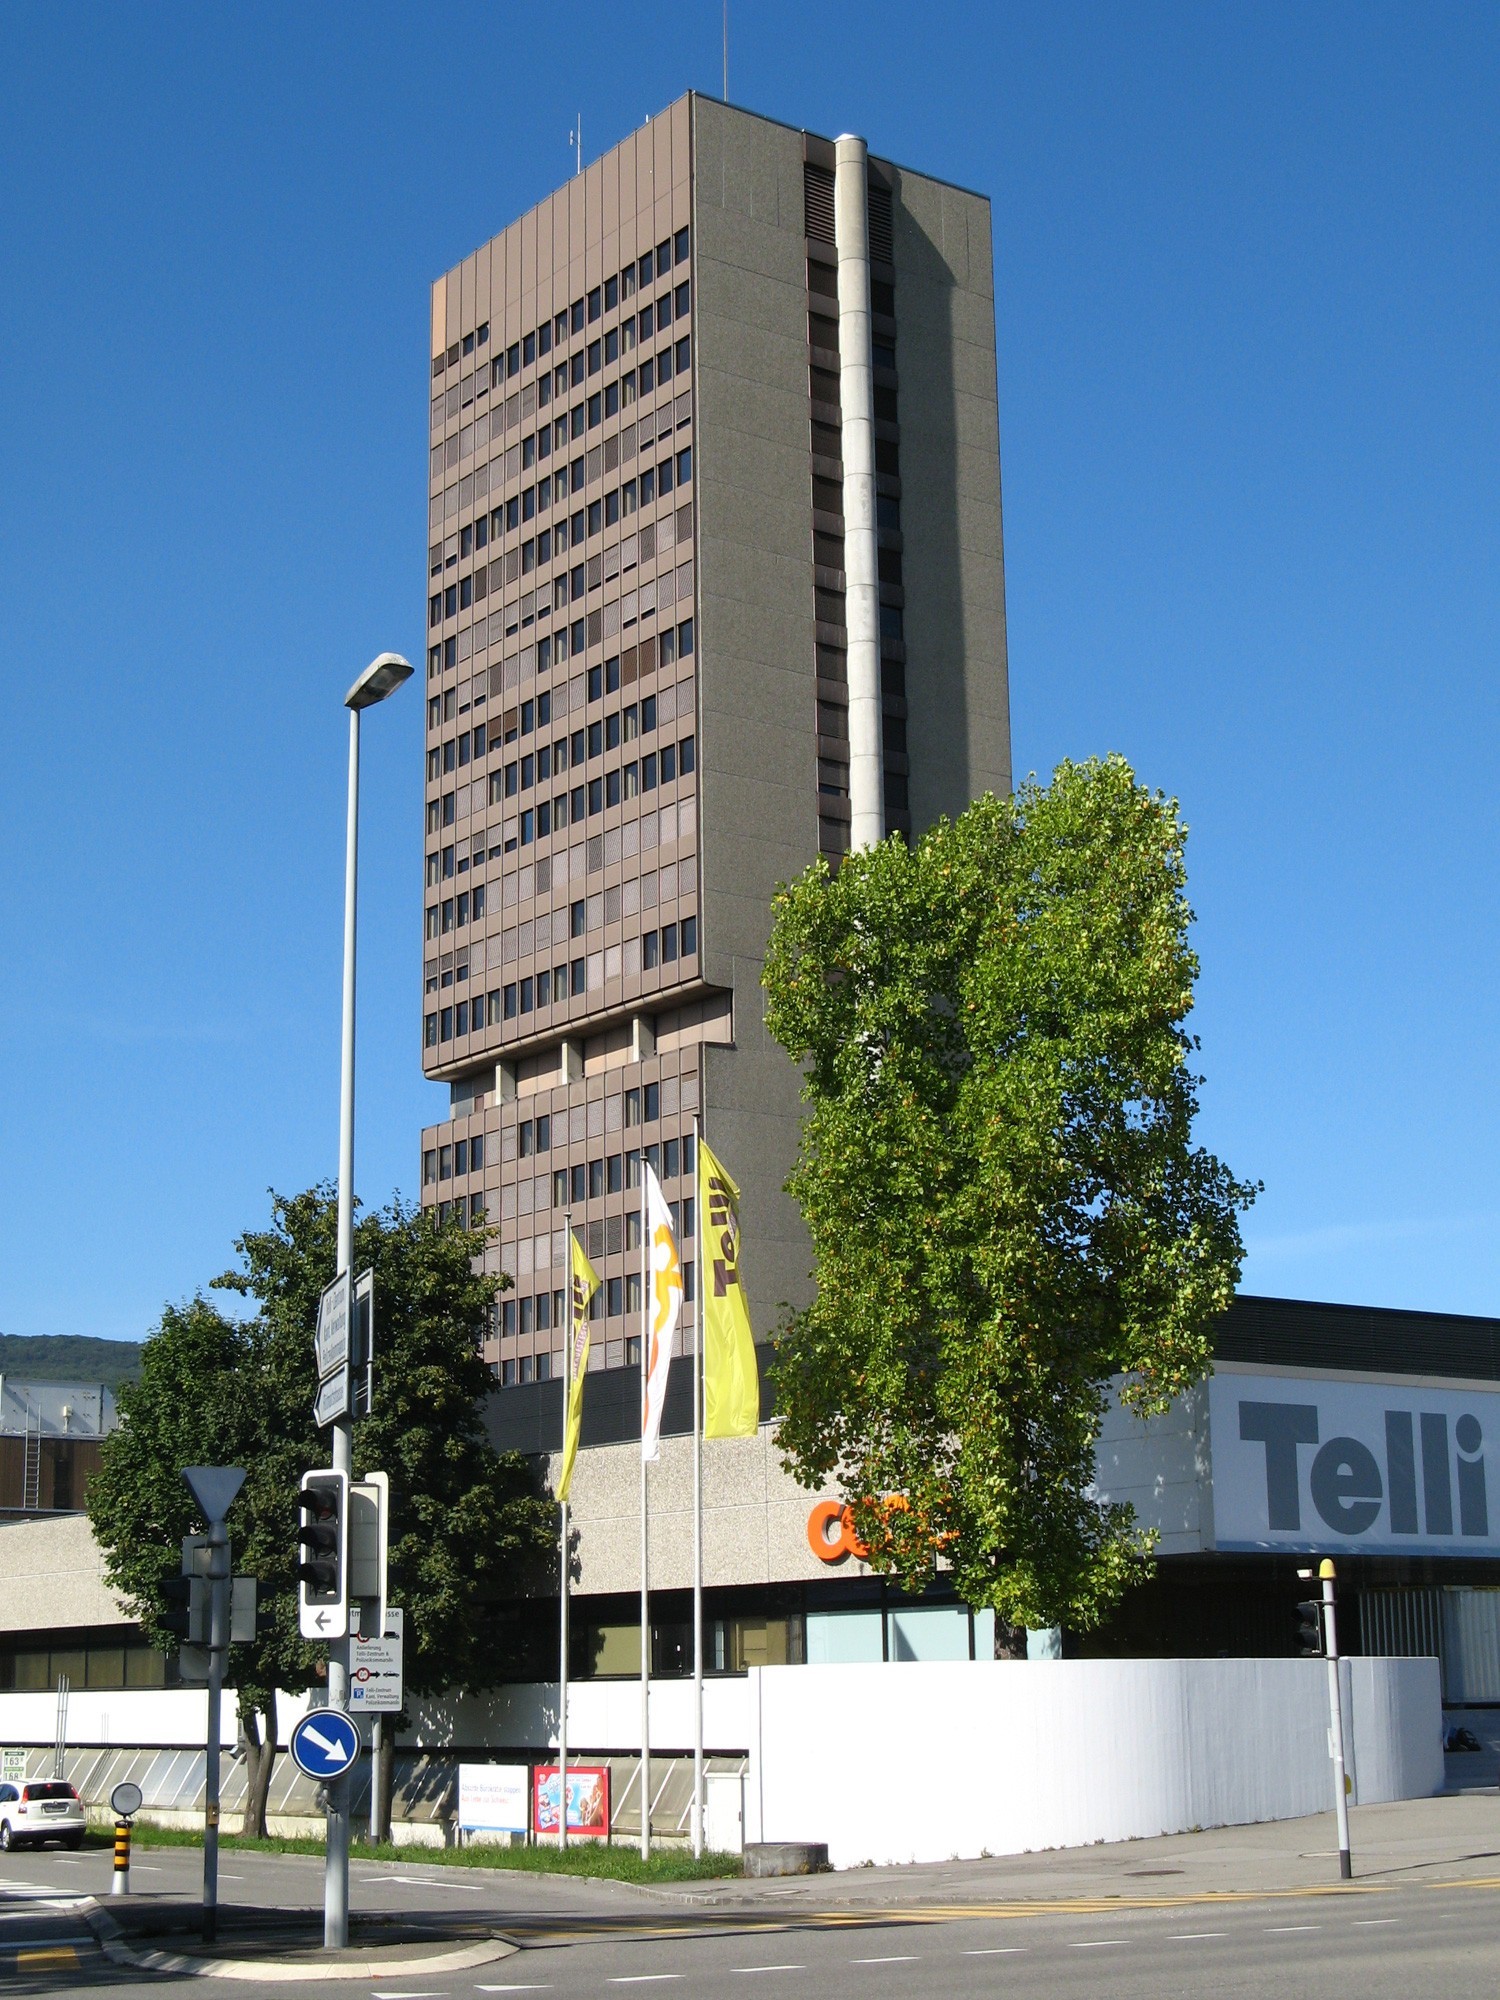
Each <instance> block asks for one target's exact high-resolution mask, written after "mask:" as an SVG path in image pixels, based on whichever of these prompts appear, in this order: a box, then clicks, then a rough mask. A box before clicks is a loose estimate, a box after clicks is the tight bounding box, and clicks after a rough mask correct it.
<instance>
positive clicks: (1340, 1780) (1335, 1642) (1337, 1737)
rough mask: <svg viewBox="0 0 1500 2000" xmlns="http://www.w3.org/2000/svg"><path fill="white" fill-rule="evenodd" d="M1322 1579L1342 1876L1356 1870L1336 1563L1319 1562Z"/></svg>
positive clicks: (1334, 1786)
mask: <svg viewBox="0 0 1500 2000" xmlns="http://www.w3.org/2000/svg"><path fill="white" fill-rule="evenodd" d="M1318 1575H1319V1577H1320V1578H1321V1579H1322V1583H1323V1639H1324V1645H1323V1653H1324V1657H1325V1658H1326V1660H1327V1662H1328V1740H1329V1744H1330V1746H1331V1747H1332V1750H1333V1788H1334V1808H1335V1811H1336V1812H1337V1815H1338V1827H1339V1879H1340V1880H1341V1881H1344V1882H1347V1881H1349V1880H1350V1878H1351V1877H1352V1876H1353V1874H1354V1864H1353V1862H1352V1860H1351V1859H1350V1854H1349V1787H1348V1783H1347V1782H1346V1780H1345V1776H1344V1700H1343V1692H1342V1690H1341V1688H1340V1686H1339V1638H1338V1626H1337V1624H1336V1623H1335V1617H1334V1608H1333V1564H1332V1563H1331V1562H1329V1561H1327V1560H1326V1558H1325V1560H1324V1561H1323V1562H1321V1563H1320V1564H1319V1565H1318Z"/></svg>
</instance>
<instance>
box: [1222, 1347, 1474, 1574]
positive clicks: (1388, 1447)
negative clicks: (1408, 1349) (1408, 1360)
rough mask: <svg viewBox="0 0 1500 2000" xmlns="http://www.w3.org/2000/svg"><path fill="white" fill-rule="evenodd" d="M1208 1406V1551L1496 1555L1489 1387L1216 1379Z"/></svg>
mask: <svg viewBox="0 0 1500 2000" xmlns="http://www.w3.org/2000/svg"><path fill="white" fill-rule="evenodd" d="M1208 1408H1209V1425H1210V1432H1211V1436H1212V1442H1213V1508H1214V1542H1215V1545H1216V1546H1217V1547H1218V1548H1221V1549H1299V1550H1307V1551H1318V1550H1326V1549H1348V1550H1351V1551H1352V1550H1362V1551H1365V1552H1367V1553H1369V1554H1372V1555H1375V1554H1378V1555H1407V1554H1422V1555H1433V1554H1449V1555H1491V1554H1493V1553H1495V1551H1496V1549H1497V1547H1500V1477H1497V1476H1496V1473H1495V1472H1494V1471H1493V1470H1492V1468H1494V1467H1495V1466H1496V1464H1497V1450H1500V1393H1496V1392H1494V1391H1488V1390H1483V1389H1475V1390H1468V1389H1423V1388H1419V1387H1416V1386H1415V1385H1413V1384H1411V1383H1407V1382H1399V1381H1397V1382H1341V1381H1338V1380H1336V1379H1327V1378H1312V1379H1310V1378H1306V1377H1301V1378H1299V1377H1293V1376H1284V1375H1238V1374H1235V1375H1230V1374H1218V1375H1215V1376H1213V1377H1212V1379H1211V1380H1210V1382H1209V1389H1208Z"/></svg>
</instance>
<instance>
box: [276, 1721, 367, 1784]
mask: <svg viewBox="0 0 1500 2000" xmlns="http://www.w3.org/2000/svg"><path fill="white" fill-rule="evenodd" d="M291 1747H292V1761H293V1762H294V1763H295V1764H296V1766H297V1769H298V1770H299V1771H303V1772H305V1773H306V1774H307V1776H308V1777H309V1778H341V1777H342V1776H343V1775H344V1773H345V1771H347V1770H348V1769H349V1767H350V1765H351V1764H352V1763H353V1762H354V1760H355V1758H356V1757H358V1755H359V1730H358V1729H357V1728H356V1726H355V1725H354V1723H353V1722H351V1721H350V1719H349V1717H348V1716H347V1715H345V1713H344V1711H343V1710H342V1709H341V1708H315V1709H313V1710H311V1712H310V1713H309V1714H307V1715H304V1716H303V1718H302V1720H301V1721H300V1722H299V1723H298V1724H297V1726H296V1728H295V1729H294V1730H293V1731H292V1746H291Z"/></svg>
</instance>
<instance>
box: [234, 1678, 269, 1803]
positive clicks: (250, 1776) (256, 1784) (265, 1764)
mask: <svg viewBox="0 0 1500 2000" xmlns="http://www.w3.org/2000/svg"><path fill="white" fill-rule="evenodd" d="M265 1718H266V1729H265V1735H264V1737H262V1735H261V1729H260V1712H259V1711H258V1710H257V1709H256V1707H255V1705H254V1702H253V1700H252V1701H250V1702H249V1703H248V1704H247V1706H246V1708H245V1709H244V1710H242V1711H241V1721H242V1723H243V1725H244V1730H245V1817H244V1820H243V1822H242V1823H241V1827H240V1832H241V1833H242V1834H243V1835H244V1836H246V1837H247V1838H249V1839H252V1840H264V1839H265V1837H266V1800H267V1799H268V1798H269V1797H270V1793H271V1773H272V1772H273V1770H274V1769H275V1767H276V1690H275V1689H274V1688H273V1689H272V1690H271V1692H270V1693H269V1694H268V1695H267V1696H266V1706H265Z"/></svg>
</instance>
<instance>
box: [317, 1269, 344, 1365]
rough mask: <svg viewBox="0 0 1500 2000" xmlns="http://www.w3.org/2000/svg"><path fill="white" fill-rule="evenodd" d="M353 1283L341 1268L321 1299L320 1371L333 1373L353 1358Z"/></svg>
mask: <svg viewBox="0 0 1500 2000" xmlns="http://www.w3.org/2000/svg"><path fill="white" fill-rule="evenodd" d="M352 1305H353V1284H352V1281H351V1279H350V1276H349V1273H348V1272H347V1271H341V1272H340V1273H339V1275H338V1276H337V1277H336V1278H335V1279H334V1281H333V1283H332V1284H331V1285H329V1286H328V1288H327V1289H326V1290H325V1292H324V1293H323V1296H322V1298H320V1299H319V1300H318V1337H317V1350H318V1373H319V1375H331V1374H332V1373H333V1372H334V1370H335V1369H336V1368H343V1367H345V1366H346V1365H347V1364H348V1360H349V1322H350V1320H351V1318H352V1317H353V1314H352V1311H351V1307H352Z"/></svg>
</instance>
